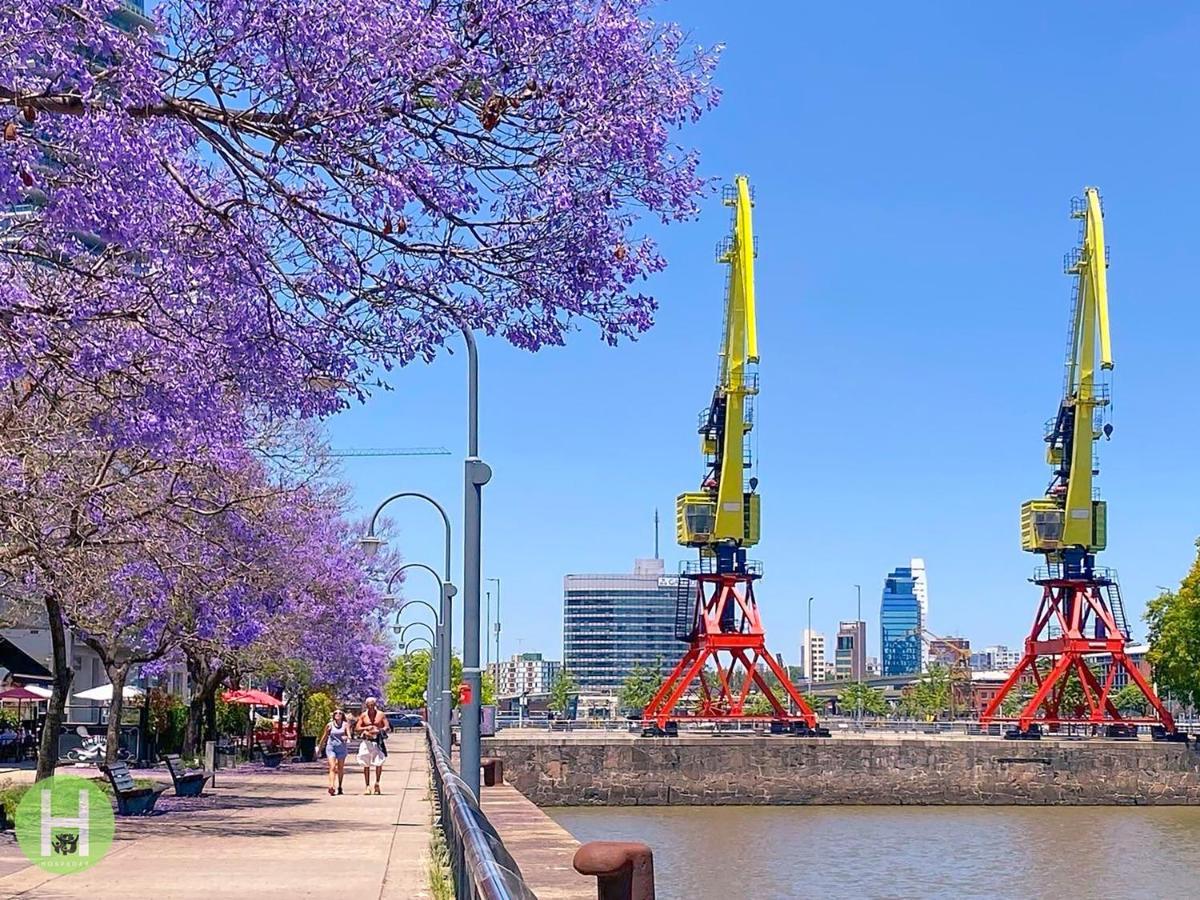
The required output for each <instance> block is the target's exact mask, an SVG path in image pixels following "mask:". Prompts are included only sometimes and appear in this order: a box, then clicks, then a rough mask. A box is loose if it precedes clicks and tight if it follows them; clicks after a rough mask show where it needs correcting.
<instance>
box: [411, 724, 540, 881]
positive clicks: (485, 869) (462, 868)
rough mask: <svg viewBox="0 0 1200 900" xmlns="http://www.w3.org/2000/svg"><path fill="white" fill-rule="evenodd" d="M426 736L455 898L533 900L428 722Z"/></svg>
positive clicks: (477, 802) (508, 855) (438, 819)
mask: <svg viewBox="0 0 1200 900" xmlns="http://www.w3.org/2000/svg"><path fill="white" fill-rule="evenodd" d="M425 742H426V745H427V746H428V748H429V769H430V771H431V773H432V774H433V788H434V793H435V794H436V795H437V802H438V809H437V824H438V826H439V827H440V828H441V829H442V834H443V835H444V836H445V839H446V847H447V848H448V850H449V852H450V868H451V871H452V874H453V877H454V896H455V897H456V898H458V900H537V896H536V895H535V894H534V893H533V891H532V890H530V889H529V885H527V884H526V883H525V878H524V877H523V876H522V875H521V869H520V867H519V866H518V865H517V862H516V860H514V859H513V858H512V854H511V853H509V852H508V848H506V847H505V846H504V841H503V840H501V839H500V835H499V834H498V833H497V832H496V829H495V828H494V827H493V826H492V823H491V822H489V821H488V818H487V816H486V815H484V813H483V810H482V809H481V808H480V806H479V801H478V800H476V799H475V796H474V794H472V793H471V790H470V789H469V788H468V787H467V784H466V782H465V781H463V780H462V779H461V778H459V777H458V775H456V774H455V773H454V770H453V769H451V767H450V760H449V759H448V758H447V756H446V753H445V751H444V750H443V749H442V747H441V745H440V744H439V743H438V742H437V740H436V739H435V737H434V735H433V733H432V731H430V729H429V726H428V725H426V726H425Z"/></svg>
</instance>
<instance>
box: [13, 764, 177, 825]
mask: <svg viewBox="0 0 1200 900" xmlns="http://www.w3.org/2000/svg"><path fill="white" fill-rule="evenodd" d="M64 774H67V773H64ZM91 782H92V784H94V785H95V786H96V787H98V788H100V790H101V791H102V792H103V793H104V795H105V796H106V797H108V798H109V799H112V796H113V789H112V785H111V784H109V782H108V779H107V778H93V779H91ZM133 783H134V785H135V786H136V787H140V788H143V787H153V786H154V785H156V784H157V783H158V782H156V781H155V780H154V779H152V778H135V779H133ZM32 787H33V784H32V783H21V784H14V783H13V782H12V780H11V779H6V780H5V781H3V782H0V806H3V807H4V815H5V817H6V818H7V819H8V821H9V822H12V821H13V820H14V819H15V818H16V816H17V806H18V805H19V804H20V802H21V798H22V797H24V796H25V793H26V791H28V790H29V789H30V788H32Z"/></svg>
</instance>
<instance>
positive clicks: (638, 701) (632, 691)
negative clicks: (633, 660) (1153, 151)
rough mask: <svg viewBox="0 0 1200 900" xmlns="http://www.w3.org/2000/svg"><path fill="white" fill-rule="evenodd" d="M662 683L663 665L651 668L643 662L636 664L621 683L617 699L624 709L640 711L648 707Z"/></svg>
mask: <svg viewBox="0 0 1200 900" xmlns="http://www.w3.org/2000/svg"><path fill="white" fill-rule="evenodd" d="M662 683H663V676H662V671H661V667H658V668H651V667H650V666H643V665H641V664H638V665H635V666H634V667H633V668H632V669H630V671H629V674H628V675H627V676H626V677H625V680H624V681H623V682H622V683H621V690H620V692H619V693H618V695H617V700H618V702H619V703H620V704H621V708H622V709H623V710H629V711H635V712H639V713H640V712H641V711H642V710H644V709H645V708H646V705H647V704H648V703H649V702H650V700H651V698H653V697H654V694H655V693H656V692H657V691H658V689H659V688H660V687H661V686H662Z"/></svg>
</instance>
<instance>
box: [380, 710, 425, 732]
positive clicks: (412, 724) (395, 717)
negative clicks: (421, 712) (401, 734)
mask: <svg viewBox="0 0 1200 900" xmlns="http://www.w3.org/2000/svg"><path fill="white" fill-rule="evenodd" d="M387 720H388V727H389V728H391V729H392V730H393V731H395V730H396V729H397V728H420V727H421V726H422V725H424V724H425V720H424V719H422V718H421V717H420V716H418V715H416V714H415V713H388V714H387Z"/></svg>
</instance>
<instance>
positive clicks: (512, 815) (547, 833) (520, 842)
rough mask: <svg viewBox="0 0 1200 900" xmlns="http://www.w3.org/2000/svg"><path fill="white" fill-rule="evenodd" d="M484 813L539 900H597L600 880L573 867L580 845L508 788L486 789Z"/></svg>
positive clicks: (484, 793) (484, 790) (522, 797)
mask: <svg viewBox="0 0 1200 900" xmlns="http://www.w3.org/2000/svg"><path fill="white" fill-rule="evenodd" d="M482 795H483V796H482V799H483V812H484V815H486V816H487V817H488V821H489V822H491V823H492V827H494V828H495V829H496V831H497V832H499V834H500V838H501V840H503V841H504V846H505V847H507V848H508V852H509V853H511V854H512V857H513V859H515V860H516V861H517V865H518V866H520V867H521V875H522V876H524V878H525V883H526V884H528V885H529V889H530V890H532V891H533V892H534V893H535V894H537V896H538V900H595V897H596V879H595V878H587V877H585V876H583V875H580V874H579V873H578V872H576V871H575V868H574V867H573V866H572V865H571V862H572V860H573V859H574V858H575V851H576V850H578V849H579V841H577V840H575V838H574V837H572V836H571V834H570V833H569V832H568V831H567V830H566V829H565V828H563V827H562V826H561V825H559V824H558V823H557V822H555V821H554V820H553V819H551V818H550V817H549V816H548V815H546V814H545V813H544V812H542V811H541V810H540V809H538V808H537V807H536V806H534V805H533V803H532V802H531V801H529V800H528V799H526V798H525V797H524V796H522V794H521V793H520V791H518V790H517V789H516V788H514V787H513V786H512V785H508V784H498V785H496V786H495V787H485V788H483V789H482Z"/></svg>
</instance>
